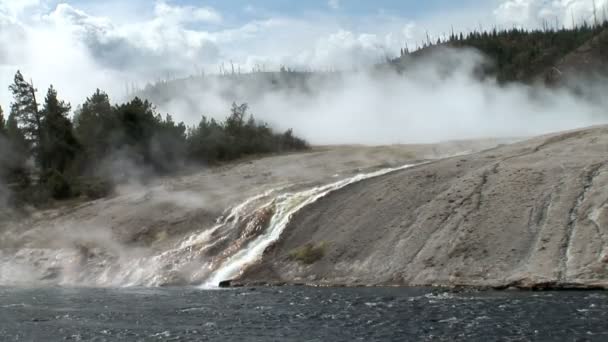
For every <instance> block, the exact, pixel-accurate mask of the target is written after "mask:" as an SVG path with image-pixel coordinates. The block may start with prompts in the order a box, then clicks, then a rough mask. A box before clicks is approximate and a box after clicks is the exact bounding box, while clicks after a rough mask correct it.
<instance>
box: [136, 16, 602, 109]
mask: <svg viewBox="0 0 608 342" xmlns="http://www.w3.org/2000/svg"><path fill="white" fill-rule="evenodd" d="M607 30H608V22H604V23H602V24H601V25H598V26H590V25H587V24H584V25H582V26H577V27H576V28H573V29H565V28H560V29H549V28H547V29H545V30H523V29H517V28H513V29H509V30H503V31H497V30H492V31H473V32H469V33H467V34H462V33H461V34H457V33H453V34H452V35H450V36H449V37H446V38H444V39H440V40H439V41H437V42H431V41H429V42H425V43H423V44H422V45H421V46H419V48H418V49H416V50H412V51H409V50H407V48H404V49H402V52H401V56H399V57H398V58H395V59H389V60H387V61H386V63H381V64H378V65H376V66H375V67H374V68H372V70H386V68H387V67H388V68H389V70H390V69H393V70H397V71H398V72H407V70H408V68H409V67H412V66H413V67H416V66H417V65H418V64H417V63H416V62H417V61H419V60H425V59H426V58H428V57H429V56H431V55H433V54H434V53H435V52H437V51H438V50H439V49H438V48H444V47H449V48H454V49H474V50H477V51H479V52H480V53H482V54H483V55H484V56H486V57H487V58H488V61H489V63H486V64H484V65H483V66H482V70H480V71H481V72H482V75H483V77H490V78H495V79H496V80H497V81H498V82H499V83H502V84H504V83H509V82H523V83H539V82H540V83H542V82H547V83H549V84H553V85H556V84H559V83H558V82H557V80H558V79H559V80H564V79H566V78H565V77H563V76H564V75H572V76H580V75H581V72H583V73H593V74H594V75H603V74H604V73H605V72H606V70H607V67H608V64H607V63H606V62H608V59H607V56H608V53H607V52H606V51H608V31H607ZM439 51H440V50H439ZM348 73H349V72H337V71H331V72H326V71H323V72H321V71H299V70H291V69H289V68H282V69H281V70H280V71H261V70H257V71H255V72H252V73H240V71H239V72H238V73H236V72H235V73H226V74H223V75H193V76H191V77H187V78H182V79H175V80H166V81H159V82H156V83H151V84H148V85H146V86H145V87H143V88H142V89H139V90H135V91H134V93H133V94H131V95H137V96H140V97H143V98H147V99H149V100H151V101H152V102H154V103H155V104H156V105H158V106H160V107H166V106H168V105H171V104H173V103H174V102H175V101H177V100H184V101H180V105H181V106H182V107H181V109H182V110H184V111H185V112H199V111H200V110H201V108H199V106H200V105H199V103H198V101H197V100H196V99H191V98H189V97H188V96H185V94H187V93H188V92H195V93H200V94H203V93H204V92H206V91H217V92H218V93H219V94H220V96H221V97H223V98H225V99H227V100H229V101H234V100H239V101H242V100H243V98H245V97H249V98H256V97H260V96H264V95H265V94H269V93H271V92H273V91H276V90H288V91H291V92H294V93H305V94H310V93H315V92H316V91H318V89H319V88H321V87H320V86H319V85H321V84H330V85H331V84H334V83H335V84H339V82H340V80H341V79H342V78H343V77H344V76H345V75H348ZM561 84H564V83H561ZM245 95H248V96H245ZM203 109H204V108H203Z"/></svg>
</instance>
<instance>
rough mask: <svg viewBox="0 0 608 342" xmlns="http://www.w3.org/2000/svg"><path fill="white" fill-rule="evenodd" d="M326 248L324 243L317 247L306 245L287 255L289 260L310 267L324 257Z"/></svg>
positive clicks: (310, 244)
mask: <svg viewBox="0 0 608 342" xmlns="http://www.w3.org/2000/svg"><path fill="white" fill-rule="evenodd" d="M326 248H327V243H326V242H321V243H319V244H318V245H314V244H312V243H307V244H306V245H304V246H302V247H300V248H298V249H295V250H293V251H292V252H291V253H289V258H290V259H291V260H295V261H297V262H299V263H301V264H304V265H312V264H314V263H315V262H317V261H319V260H321V259H322V258H323V256H325V250H326Z"/></svg>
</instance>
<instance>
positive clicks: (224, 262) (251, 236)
mask: <svg viewBox="0 0 608 342" xmlns="http://www.w3.org/2000/svg"><path fill="white" fill-rule="evenodd" d="M410 166H411V165H406V166H402V167H397V168H387V169H383V170H379V171H376V172H371V173H365V174H359V175H356V176H353V177H350V178H345V179H342V180H339V181H337V182H334V183H331V184H327V185H322V186H317V187H313V188H309V189H306V190H294V189H301V188H302V185H293V184H292V185H285V186H280V187H277V188H274V189H271V190H268V191H265V192H263V193H261V194H259V195H256V196H253V197H251V198H248V199H247V200H245V201H243V202H242V203H241V204H239V205H237V206H235V207H233V208H231V209H230V210H228V211H226V212H225V213H224V215H222V217H220V218H219V219H217V221H216V224H215V225H212V226H209V227H205V228H202V229H200V230H198V231H196V232H194V233H191V234H188V235H187V236H185V237H184V238H183V239H181V240H180V241H178V242H176V243H174V244H173V247H170V248H166V247H163V248H158V247H156V248H154V249H153V248H151V247H150V246H140V247H134V246H129V245H125V244H122V243H120V242H118V241H116V240H114V239H113V238H112V236H111V234H108V235H107V236H102V237H100V236H96V237H95V238H92V237H89V238H87V236H84V237H81V238H82V239H81V238H79V239H80V240H79V239H75V240H73V241H72V242H69V243H68V244H63V245H61V246H53V245H49V246H48V247H47V246H42V245H37V244H24V245H22V246H21V247H20V248H18V249H16V251H15V252H11V251H10V250H0V285H12V284H15V283H18V281H23V282H24V283H30V284H31V283H33V284H37V285H40V284H44V283H48V284H56V285H65V286H94V287H99V286H101V287H122V286H166V285H199V286H202V287H203V288H215V287H217V286H218V285H219V283H220V282H221V281H224V280H231V279H234V278H235V277H238V275H239V274H240V273H241V272H242V271H243V270H244V269H245V268H246V267H247V266H248V265H251V264H252V263H254V262H256V261H257V260H259V259H260V258H261V257H262V254H263V253H264V250H266V248H268V247H269V246H270V245H272V244H273V243H274V242H276V241H277V240H278V239H279V238H280V236H281V234H282V233H283V231H284V229H285V227H286V226H287V224H288V223H289V221H290V219H291V217H292V215H293V214H294V213H296V212H298V211H300V210H301V209H302V208H304V207H306V206H307V205H310V204H312V203H314V202H316V201H317V200H319V199H320V198H322V197H324V196H326V195H327V194H329V193H331V192H333V191H336V190H339V189H341V188H343V187H345V186H348V185H350V184H353V183H356V182H359V181H362V180H365V179H369V178H373V177H378V176H381V175H385V174H387V173H390V172H394V171H398V170H402V169H405V168H408V167H410ZM167 229H169V228H167ZM33 234H35V233H33ZM67 235H68V236H72V234H71V233H70V234H67ZM169 246H171V245H170V244H169Z"/></svg>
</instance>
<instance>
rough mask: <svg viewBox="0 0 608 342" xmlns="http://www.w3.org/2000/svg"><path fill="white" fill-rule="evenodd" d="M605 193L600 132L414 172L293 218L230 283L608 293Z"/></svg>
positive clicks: (607, 164) (338, 196)
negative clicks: (308, 253) (308, 252)
mask: <svg viewBox="0 0 608 342" xmlns="http://www.w3.org/2000/svg"><path fill="white" fill-rule="evenodd" d="M607 186H608V127H606V126H603V127H595V128H591V129H585V130H578V131H572V132H567V133H562V134H556V135H551V136H545V137H540V138H535V139H533V140H529V141H526V142H521V143H517V144H514V145H509V146H502V147H499V148H496V149H492V150H488V151H485V152H481V153H476V154H472V155H468V156H464V157H455V158H449V159H445V160H440V161H436V162H432V163H429V164H425V165H420V166H417V167H415V168H412V169H407V170H404V171H400V172H396V173H392V174H389V175H386V176H383V177H379V178H375V179H370V180H367V181H363V182H360V183H357V184H354V185H352V186H349V187H347V188H344V189H342V190H339V191H337V192H335V193H332V194H330V195H329V196H327V197H325V198H323V199H321V200H319V201H318V202H316V203H315V204H313V205H311V206H309V207H307V208H305V209H304V210H302V211H300V212H299V213H297V214H296V215H294V217H293V220H292V221H291V223H290V225H289V226H288V227H287V228H286V230H285V231H284V233H283V235H282V237H281V239H280V240H279V241H278V242H277V243H275V245H273V246H272V247H270V248H268V249H267V250H266V252H265V255H264V258H263V260H262V261H261V262H260V263H258V264H256V265H254V266H252V267H250V268H249V269H248V270H247V271H246V272H245V273H244V274H243V275H242V276H241V278H240V279H237V280H236V281H235V282H240V283H245V284H253V283H270V284H277V283H306V284H313V285H338V284H344V285H437V286H458V285H465V286H483V287H485V286H491V287H507V286H516V287H523V288H528V287H596V286H597V287H608V191H606V189H608V187H607ZM306 244H310V245H309V246H316V247H318V248H316V250H315V249H312V250H313V251H314V253H315V254H316V258H312V260H309V262H312V264H310V265H306V264H305V263H303V262H302V258H300V259H298V258H294V251H297V250H298V249H300V251H301V248H302V247H303V246H305V245H306ZM319 250H321V252H319ZM315 259H319V260H316V261H315ZM298 260H300V261H298Z"/></svg>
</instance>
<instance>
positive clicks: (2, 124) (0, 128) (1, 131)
mask: <svg viewBox="0 0 608 342" xmlns="http://www.w3.org/2000/svg"><path fill="white" fill-rule="evenodd" d="M0 135H6V120H4V111H2V106H0Z"/></svg>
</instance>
